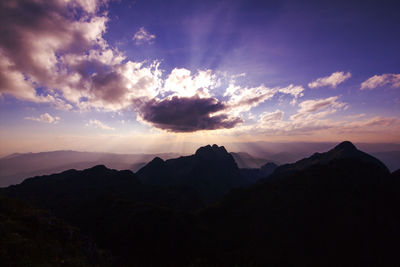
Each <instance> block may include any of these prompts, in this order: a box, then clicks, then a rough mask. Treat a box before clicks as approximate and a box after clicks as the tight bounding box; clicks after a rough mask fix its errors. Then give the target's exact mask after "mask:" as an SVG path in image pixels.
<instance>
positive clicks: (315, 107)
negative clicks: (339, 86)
mask: <svg viewBox="0 0 400 267" xmlns="http://www.w3.org/2000/svg"><path fill="white" fill-rule="evenodd" d="M338 98H339V97H338V96H332V97H328V98H325V99H312V100H306V101H303V102H301V103H300V104H299V107H300V109H299V110H298V111H297V113H296V114H294V115H292V116H291V117H290V118H291V119H292V120H297V119H302V120H304V119H307V118H308V119H310V118H316V117H324V116H326V115H328V114H332V113H335V112H336V111H337V110H338V109H340V108H345V107H347V104H346V103H343V102H339V101H337V100H338ZM311 114H312V116H311Z"/></svg>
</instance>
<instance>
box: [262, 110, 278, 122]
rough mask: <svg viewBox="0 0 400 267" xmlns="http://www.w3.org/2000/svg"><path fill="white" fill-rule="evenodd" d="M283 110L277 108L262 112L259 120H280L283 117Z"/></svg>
mask: <svg viewBox="0 0 400 267" xmlns="http://www.w3.org/2000/svg"><path fill="white" fill-rule="evenodd" d="M283 114H284V112H283V111H281V110H279V109H277V110H275V111H274V112H264V113H262V114H261V115H260V119H259V122H261V123H269V122H271V121H281V120H282V119H283Z"/></svg>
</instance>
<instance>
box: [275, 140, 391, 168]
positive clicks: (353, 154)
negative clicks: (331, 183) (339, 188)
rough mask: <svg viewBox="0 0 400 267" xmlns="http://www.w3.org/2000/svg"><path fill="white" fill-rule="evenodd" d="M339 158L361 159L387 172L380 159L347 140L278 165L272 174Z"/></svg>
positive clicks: (326, 162)
mask: <svg viewBox="0 0 400 267" xmlns="http://www.w3.org/2000/svg"><path fill="white" fill-rule="evenodd" d="M339 159H357V160H361V161H363V162H368V163H371V164H374V165H376V166H378V167H379V168H381V169H382V170H385V171H386V172H389V170H388V168H387V167H386V166H385V164H383V163H382V162H381V161H379V160H378V159H376V158H374V157H373V156H371V155H369V154H367V153H365V152H363V151H360V150H358V149H357V148H356V146H355V145H354V144H352V143H351V142H349V141H344V142H342V143H340V144H338V145H337V146H335V147H334V148H333V149H331V150H329V151H328V152H325V153H314V154H313V155H312V156H311V157H309V158H305V159H301V160H299V161H297V162H295V163H292V164H284V165H281V166H279V167H278V168H277V169H276V170H275V172H274V174H279V173H282V172H288V171H299V170H304V169H306V168H309V167H311V166H313V165H317V164H328V163H329V162H331V161H333V160H339Z"/></svg>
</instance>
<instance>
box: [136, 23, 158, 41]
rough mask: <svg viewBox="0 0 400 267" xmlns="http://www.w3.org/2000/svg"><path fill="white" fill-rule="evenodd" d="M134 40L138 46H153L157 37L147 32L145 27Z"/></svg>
mask: <svg viewBox="0 0 400 267" xmlns="http://www.w3.org/2000/svg"><path fill="white" fill-rule="evenodd" d="M132 39H133V40H134V41H135V42H136V44H137V45H141V44H143V43H148V44H152V43H153V41H154V39H156V36H155V35H154V34H151V33H149V32H148V31H146V30H145V28H144V27H141V28H140V29H139V31H137V32H136V33H135V34H134V35H133V37H132Z"/></svg>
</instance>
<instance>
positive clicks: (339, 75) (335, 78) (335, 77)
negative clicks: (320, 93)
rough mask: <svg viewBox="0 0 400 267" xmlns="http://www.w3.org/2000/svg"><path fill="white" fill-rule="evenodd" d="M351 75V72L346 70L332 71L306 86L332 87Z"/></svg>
mask: <svg viewBox="0 0 400 267" xmlns="http://www.w3.org/2000/svg"><path fill="white" fill-rule="evenodd" d="M350 77H351V73H350V72H347V73H344V71H337V72H334V73H332V74H331V75H330V76H326V77H322V78H318V79H316V80H314V81H312V82H310V83H309V84H308V87H310V88H317V87H323V86H330V87H332V88H336V86H338V85H339V84H341V83H342V82H344V81H346V80H347V79H349V78H350Z"/></svg>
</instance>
